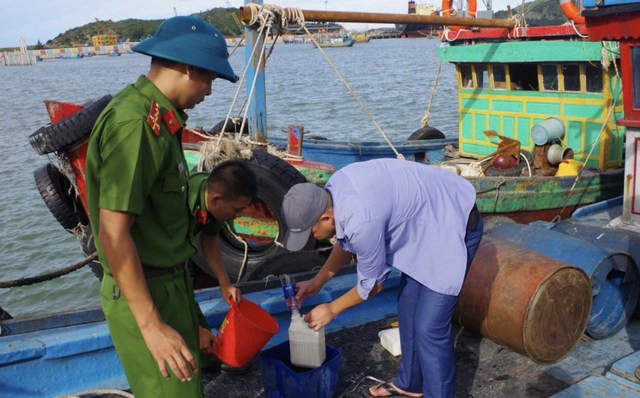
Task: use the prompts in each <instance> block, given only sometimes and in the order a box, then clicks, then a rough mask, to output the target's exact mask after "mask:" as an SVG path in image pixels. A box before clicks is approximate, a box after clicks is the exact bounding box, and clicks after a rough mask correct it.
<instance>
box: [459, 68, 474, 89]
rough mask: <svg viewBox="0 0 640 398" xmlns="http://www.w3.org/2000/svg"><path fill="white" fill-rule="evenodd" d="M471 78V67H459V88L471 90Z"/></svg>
mask: <svg viewBox="0 0 640 398" xmlns="http://www.w3.org/2000/svg"><path fill="white" fill-rule="evenodd" d="M472 87H473V78H472V77H471V65H468V64H464V65H463V64H461V65H460V88H472Z"/></svg>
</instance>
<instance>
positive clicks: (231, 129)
mask: <svg viewBox="0 0 640 398" xmlns="http://www.w3.org/2000/svg"><path fill="white" fill-rule="evenodd" d="M222 127H224V119H222V120H220V121H219V122H218V123H216V125H215V126H213V128H212V129H211V133H212V134H218V133H220V132H222ZM240 127H242V119H241V118H237V117H232V118H230V120H229V122H228V123H227V127H226V128H225V129H224V130H225V131H224V132H225V133H238V132H239V131H240ZM242 134H246V135H249V123H246V122H245V124H244V130H243V131H242Z"/></svg>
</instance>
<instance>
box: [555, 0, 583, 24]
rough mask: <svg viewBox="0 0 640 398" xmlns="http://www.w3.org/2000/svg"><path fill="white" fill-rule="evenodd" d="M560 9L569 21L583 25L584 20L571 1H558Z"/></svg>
mask: <svg viewBox="0 0 640 398" xmlns="http://www.w3.org/2000/svg"><path fill="white" fill-rule="evenodd" d="M560 8H561V9H562V12H563V13H564V16H565V17H567V19H568V20H569V21H573V22H574V23H577V24H584V23H585V20H584V17H583V16H582V15H580V11H579V10H578V9H577V8H576V6H575V5H574V4H573V1H572V0H560Z"/></svg>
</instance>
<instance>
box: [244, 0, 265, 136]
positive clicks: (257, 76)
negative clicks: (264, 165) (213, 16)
mask: <svg viewBox="0 0 640 398" xmlns="http://www.w3.org/2000/svg"><path fill="white" fill-rule="evenodd" d="M249 3H254V4H258V5H262V0H245V2H244V4H249ZM240 9H241V10H242V7H241V8H240ZM244 33H245V40H246V42H247V44H246V46H245V58H246V59H247V63H248V64H249V67H248V69H247V82H246V87H247V97H248V98H249V113H248V118H247V119H248V120H247V123H249V131H250V132H251V138H252V140H253V141H256V142H262V143H266V142H267V101H266V98H267V93H266V90H265V78H264V58H263V61H262V62H260V55H261V54H260V52H259V51H255V52H254V53H253V56H252V54H251V53H252V50H253V48H254V46H257V48H262V47H263V45H264V37H263V36H261V35H259V34H258V31H257V30H256V29H252V28H251V27H249V26H247V25H245V28H244ZM256 71H257V73H256ZM254 80H255V88H254V93H253V94H254V95H251V87H252V86H254Z"/></svg>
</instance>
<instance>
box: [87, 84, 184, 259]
mask: <svg viewBox="0 0 640 398" xmlns="http://www.w3.org/2000/svg"><path fill="white" fill-rule="evenodd" d="M186 119H187V115H186V114H185V113H184V112H183V111H179V110H176V109H175V108H174V107H173V105H172V104H171V103H170V102H169V100H168V99H167V98H166V97H165V96H164V95H163V94H162V93H161V92H160V91H159V90H158V89H157V87H156V86H155V85H154V84H153V83H152V82H151V81H149V80H148V79H147V78H146V77H144V76H141V77H140V78H138V80H137V81H136V83H135V84H133V85H130V86H127V87H126V88H125V89H123V90H122V91H120V92H119V93H118V94H116V95H115V96H114V97H113V99H112V100H111V101H110V102H109V104H108V105H107V107H106V108H105V109H104V111H102V113H101V114H100V116H99V117H98V120H97V121H96V123H95V125H94V127H93V131H92V133H91V138H90V141H89V147H88V150H87V164H86V189H87V203H88V207H89V216H90V219H91V227H92V230H93V235H94V236H95V237H97V236H98V230H99V225H100V216H99V214H100V213H99V212H100V209H101V208H102V209H108V210H116V211H124V212H128V213H133V214H135V215H136V220H135V222H134V224H133V226H132V228H131V235H132V236H133V239H134V241H135V244H136V248H137V250H138V254H139V256H140V261H141V262H142V264H143V265H144V266H152V267H170V266H174V265H176V264H178V263H179V262H182V261H185V260H186V259H187V258H189V257H190V256H191V255H193V254H195V253H196V251H197V246H196V245H195V243H194V240H193V235H192V234H190V218H191V214H190V211H189V208H188V205H187V177H188V170H187V167H186V161H185V159H184V154H183V153H182V147H181V143H180V138H181V132H182V127H184V124H185V121H186ZM96 247H97V249H98V253H99V254H100V258H101V260H102V264H103V266H104V267H105V269H106V270H107V271H108V270H109V265H108V264H107V263H106V261H105V256H104V251H103V250H102V247H101V246H100V244H99V242H98V240H97V239H96Z"/></svg>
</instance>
